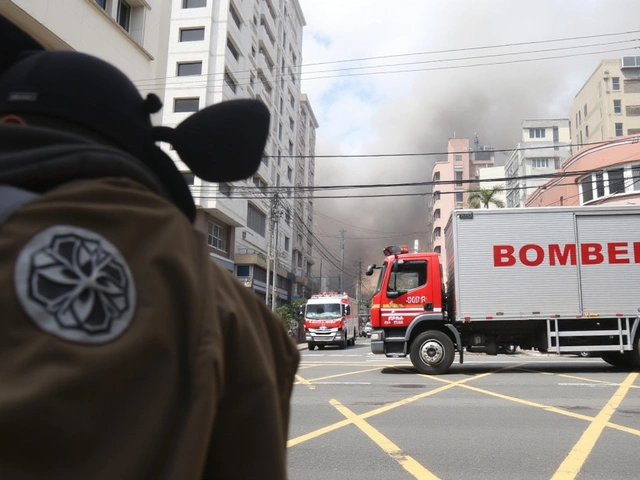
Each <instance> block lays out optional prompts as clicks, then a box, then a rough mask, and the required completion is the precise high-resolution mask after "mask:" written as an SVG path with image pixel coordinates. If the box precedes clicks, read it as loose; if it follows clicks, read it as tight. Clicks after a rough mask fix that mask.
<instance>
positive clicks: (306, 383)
mask: <svg viewBox="0 0 640 480" xmlns="http://www.w3.org/2000/svg"><path fill="white" fill-rule="evenodd" d="M374 370H380V367H375V368H367V369H366V370H358V371H357V372H347V373H336V374H335V375H329V376H326V377H318V378H312V379H310V380H305V379H303V378H302V377H301V376H300V375H296V378H298V379H299V381H297V382H294V385H298V384H300V383H303V384H304V385H307V386H311V385H312V384H313V382H319V381H321V380H329V379H330V378H337V377H345V376H347V375H355V374H357V373H366V372H373V371H374ZM313 389H315V387H314V388H313ZM313 389H312V390H313Z"/></svg>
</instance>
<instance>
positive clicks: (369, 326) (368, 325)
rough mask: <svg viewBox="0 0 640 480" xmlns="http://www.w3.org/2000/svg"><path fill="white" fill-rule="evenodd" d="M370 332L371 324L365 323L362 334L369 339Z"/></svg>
mask: <svg viewBox="0 0 640 480" xmlns="http://www.w3.org/2000/svg"><path fill="white" fill-rule="evenodd" d="M371 330H372V327H371V322H367V324H366V325H365V326H364V333H365V335H366V336H367V338H370V337H371Z"/></svg>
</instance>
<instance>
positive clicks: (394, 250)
mask: <svg viewBox="0 0 640 480" xmlns="http://www.w3.org/2000/svg"><path fill="white" fill-rule="evenodd" d="M382 253H384V256H385V257H388V256H391V255H398V254H401V253H409V247H407V246H406V245H402V246H399V245H389V246H388V247H385V248H384V250H383V251H382Z"/></svg>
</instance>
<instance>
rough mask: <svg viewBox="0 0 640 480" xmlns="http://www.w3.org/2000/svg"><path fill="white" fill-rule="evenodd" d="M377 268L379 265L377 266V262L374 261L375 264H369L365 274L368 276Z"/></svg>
mask: <svg viewBox="0 0 640 480" xmlns="http://www.w3.org/2000/svg"><path fill="white" fill-rule="evenodd" d="M376 268H378V267H376V264H375V263H374V264H373V265H369V266H368V267H367V271H366V272H365V275H366V276H367V277H370V276H371V275H373V271H374V270H375V269H376Z"/></svg>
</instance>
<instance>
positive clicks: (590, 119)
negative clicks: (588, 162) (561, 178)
mask: <svg viewBox="0 0 640 480" xmlns="http://www.w3.org/2000/svg"><path fill="white" fill-rule="evenodd" d="M569 119H570V120H571V140H572V143H573V153H575V152H577V151H578V150H580V149H581V148H583V147H584V146H587V145H589V144H593V143H597V142H601V141H603V140H610V139H612V138H617V137H623V136H627V135H635V134H638V133H640V56H624V57H622V58H620V59H617V60H603V61H602V62H600V64H599V65H598V67H597V68H596V69H595V71H594V72H593V73H592V74H591V76H590V77H589V79H588V80H587V81H586V83H585V84H584V85H583V87H582V88H581V89H580V91H579V92H578V94H577V95H576V96H575V100H574V102H573V105H572V106H571V109H570V111H569Z"/></svg>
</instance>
